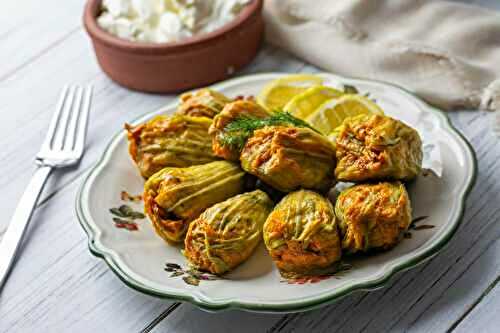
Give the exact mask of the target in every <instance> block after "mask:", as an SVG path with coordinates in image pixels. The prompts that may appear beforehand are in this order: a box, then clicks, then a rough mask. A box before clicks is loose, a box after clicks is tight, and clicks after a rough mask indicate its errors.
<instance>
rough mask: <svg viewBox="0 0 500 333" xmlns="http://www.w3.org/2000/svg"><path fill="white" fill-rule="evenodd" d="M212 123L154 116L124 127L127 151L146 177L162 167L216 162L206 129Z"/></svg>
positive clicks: (197, 118)
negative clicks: (126, 136) (127, 142)
mask: <svg viewBox="0 0 500 333" xmlns="http://www.w3.org/2000/svg"><path fill="white" fill-rule="evenodd" d="M211 124H212V120H211V119H209V118H205V117H189V116H182V115H174V116H157V117H155V118H153V119H152V120H150V121H148V122H147V123H144V124H142V125H139V126H135V127H133V126H130V125H125V128H126V130H127V132H128V140H129V152H130V155H131V156H132V159H133V160H134V161H135V163H136V164H137V167H138V168H139V171H140V172H141V175H142V176H143V177H144V178H149V177H150V176H152V175H153V174H154V173H155V172H157V171H159V170H161V169H163V168H164V167H188V166H191V165H197V164H204V163H208V162H212V161H214V160H216V159H217V157H215V156H214V154H213V153H212V149H211V142H210V138H209V137H208V128H209V127H210V125H211Z"/></svg>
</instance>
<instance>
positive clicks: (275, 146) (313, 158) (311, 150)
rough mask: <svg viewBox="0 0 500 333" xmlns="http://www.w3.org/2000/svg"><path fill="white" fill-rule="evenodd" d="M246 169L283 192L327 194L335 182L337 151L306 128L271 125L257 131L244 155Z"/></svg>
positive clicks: (242, 164)
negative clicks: (309, 190) (325, 192)
mask: <svg viewBox="0 0 500 333" xmlns="http://www.w3.org/2000/svg"><path fill="white" fill-rule="evenodd" d="M240 160H241V166H242V168H243V169H244V170H245V171H246V172H248V173H250V174H252V175H255V176H257V177H258V178H259V179H261V180H262V181H263V182H265V183H267V184H269V185H271V186H272V187H274V188H276V189H278V190H280V191H283V192H291V191H294V190H297V189H299V188H307V189H315V190H319V191H324V190H327V189H329V188H330V187H331V186H332V185H333V183H334V175H333V172H334V168H335V148H334V146H333V144H332V143H331V142H330V141H329V140H328V139H327V138H326V137H324V136H323V135H321V134H319V133H317V132H315V131H313V130H312V129H310V128H306V127H292V126H290V127H288V126H267V127H264V128H261V129H258V130H256V131H255V132H254V133H253V136H252V137H250V139H248V141H247V142H246V144H245V146H244V148H243V150H242V152H241V156H240Z"/></svg>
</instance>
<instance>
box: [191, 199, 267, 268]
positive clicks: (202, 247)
mask: <svg viewBox="0 0 500 333" xmlns="http://www.w3.org/2000/svg"><path fill="white" fill-rule="evenodd" d="M272 207H273V202H272V201H271V199H269V197H268V196H267V194H266V193H264V192H262V191H260V190H256V191H253V192H248V193H244V194H240V195H237V196H235V197H232V198H230V199H227V200H226V201H223V202H221V203H218V204H216V205H214V206H212V207H210V208H208V209H207V210H205V211H204V212H203V213H202V214H201V215H200V217H198V218H197V219H196V220H194V221H193V222H192V223H191V224H190V225H189V230H188V232H187V235H186V239H185V250H184V255H185V256H186V258H187V259H188V260H189V262H190V264H191V265H192V266H193V267H195V268H196V269H199V270H204V271H208V272H211V273H213V274H223V273H226V272H228V271H230V270H232V269H233V268H235V267H236V266H238V265H239V264H241V263H242V262H244V261H245V260H246V259H247V258H248V257H250V255H251V254H252V253H253V251H254V250H255V248H256V246H257V245H258V244H259V242H260V240H261V238H262V226H263V225H264V222H265V221H266V218H267V216H268V215H269V213H270V212H271V210H272Z"/></svg>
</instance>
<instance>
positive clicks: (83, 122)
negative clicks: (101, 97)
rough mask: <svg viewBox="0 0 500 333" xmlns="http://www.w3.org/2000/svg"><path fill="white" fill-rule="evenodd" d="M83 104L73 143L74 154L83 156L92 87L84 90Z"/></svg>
mask: <svg viewBox="0 0 500 333" xmlns="http://www.w3.org/2000/svg"><path fill="white" fill-rule="evenodd" d="M84 90H85V91H84V95H83V96H84V97H83V103H82V107H81V110H82V111H81V114H80V119H79V121H78V128H77V131H76V142H75V152H76V153H77V154H78V155H81V154H83V148H84V146H85V137H86V134H87V125H88V120H89V113H90V104H91V103H92V91H93V87H92V85H90V86H88V87H87V88H85V89H84Z"/></svg>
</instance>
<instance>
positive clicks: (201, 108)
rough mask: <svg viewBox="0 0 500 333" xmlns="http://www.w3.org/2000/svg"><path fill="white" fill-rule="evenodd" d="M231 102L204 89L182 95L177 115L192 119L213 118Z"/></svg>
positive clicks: (218, 94) (215, 92)
mask: <svg viewBox="0 0 500 333" xmlns="http://www.w3.org/2000/svg"><path fill="white" fill-rule="evenodd" d="M229 102H231V100H230V99H229V98H227V97H226V96H224V95H223V94H221V93H218V92H217V91H214V90H211V89H208V88H204V89H200V90H197V91H191V92H187V93H184V94H182V95H181V97H180V104H179V107H178V108H177V111H176V113H177V114H181V115H186V116H192V117H207V118H213V117H215V116H216V115H217V114H219V113H220V112H221V111H222V109H223V108H224V106H225V105H226V104H227V103H229Z"/></svg>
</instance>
